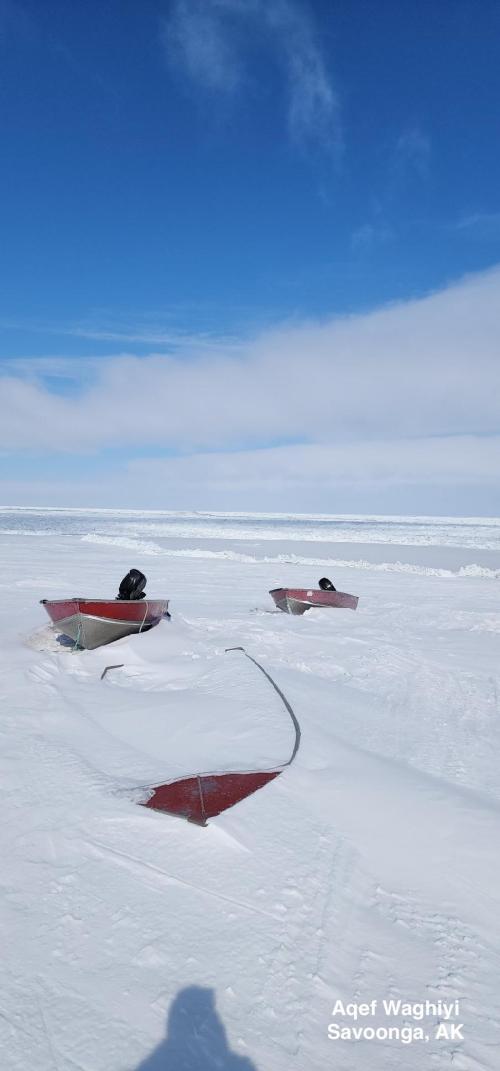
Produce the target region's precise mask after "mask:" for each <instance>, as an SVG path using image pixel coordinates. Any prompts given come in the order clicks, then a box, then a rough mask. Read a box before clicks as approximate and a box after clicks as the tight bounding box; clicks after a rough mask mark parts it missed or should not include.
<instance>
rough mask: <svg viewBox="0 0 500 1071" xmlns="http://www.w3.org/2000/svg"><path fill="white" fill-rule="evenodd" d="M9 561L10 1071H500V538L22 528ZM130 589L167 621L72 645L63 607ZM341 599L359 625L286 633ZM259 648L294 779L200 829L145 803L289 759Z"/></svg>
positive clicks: (231, 527)
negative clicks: (448, 1008) (291, 713)
mask: <svg viewBox="0 0 500 1071" xmlns="http://www.w3.org/2000/svg"><path fill="white" fill-rule="evenodd" d="M0 556H1V586H2V602H1V607H2V617H1V630H2V643H1V647H0V652H1V654H0V657H1V660H2V677H1V690H2V718H1V722H0V733H1V746H0V772H1V785H2V822H1V826H0V836H1V859H2V869H1V878H0V881H1V894H0V904H1V907H0V927H1V945H2V960H3V971H2V992H1V995H0V1051H1V1054H2V1056H1V1065H0V1066H1V1068H2V1071H26V1068H27V1067H36V1068H37V1071H53V1069H55V1071H72V1069H82V1071H212V1069H213V1071H215V1069H218V1071H329V1069H331V1071H396V1069H397V1071H401V1069H403V1068H404V1071H417V1069H419V1071H420V1069H421V1071H431V1069H434V1068H436V1069H440V1068H443V1069H444V1068H448V1067H450V1068H453V1071H490V1069H491V1071H493V1069H495V1071H497V1068H498V1053H499V1051H500V1050H499V1045H500V990H499V986H498V978H499V972H500V930H499V926H498V919H499V915H500V862H499V844H500V775H499V770H500V704H499V648H500V608H499V605H498V604H499V594H500V520H491V519H489V520H488V519H481V518H468V519H463V520H460V519H456V518H454V519H453V518H415V519H411V518H392V519H388V518H374V517H370V518H361V517H345V518H338V519H334V518H328V517H327V516H324V517H311V518H303V517H292V516H287V517H284V516H283V517H272V516H270V515H263V516H260V517H252V516H244V515H242V514H227V515H218V514H188V513H178V514H161V513H151V514H144V513H127V512H125V511H99V512H93V511H88V510H87V511H85V510H79V511H77V510H74V511H62V510H42V509H40V510H20V509H19V510H14V509H12V510H6V509H3V510H0ZM131 567H136V568H139V569H142V570H143V572H145V573H146V575H147V577H148V585H147V592H148V594H149V595H150V596H152V597H153V596H154V597H163V596H166V597H168V598H169V599H170V600H171V602H170V610H171V612H172V620H171V621H170V622H168V621H165V622H162V623H161V624H160V625H159V626H158V628H157V629H156V630H153V631H152V632H151V633H149V634H146V635H144V636H139V637H134V638H133V639H130V638H129V639H125V640H121V641H119V642H118V643H116V644H114V645H112V646H109V647H107V648H103V649H100V650H97V651H94V652H74V651H72V650H71V649H70V648H68V647H65V646H63V645H61V644H60V643H58V642H57V639H56V635H55V634H54V633H53V632H52V631H51V629H50V628H49V627H48V624H47V621H48V619H47V617H46V615H45V612H44V609H43V607H42V606H40V605H39V599H41V598H57V597H63V596H71V595H81V596H96V597H114V595H115V594H116V592H117V589H118V584H119V581H120V580H121V578H122V576H123V575H124V574H125V573H126V572H127V571H128V570H129V569H130V568H131ZM322 575H327V576H330V577H331V579H332V580H333V582H334V584H335V585H336V587H337V588H339V589H340V590H343V591H347V592H350V593H352V594H355V595H358V596H359V600H360V601H359V607H358V610H357V612H356V613H353V612H352V611H348V610H332V611H326V610H325V611H321V610H311V611H309V612H308V613H307V614H305V615H304V616H303V617H290V616H288V615H285V614H282V613H280V612H274V607H273V603H272V600H271V598H270V596H269V595H268V589H270V588H272V587H279V586H295V587H300V586H306V587H307V586H311V585H316V584H317V580H318V578H319V577H320V576H322ZM239 645H241V646H243V647H244V648H245V649H246V650H247V651H248V653H249V654H250V655H252V656H254V657H255V658H256V659H258V660H259V662H260V663H261V664H262V665H263V666H264V667H265V668H266V669H267V670H268V672H270V673H271V674H272V676H273V678H274V680H275V681H276V682H277V684H278V685H279V687H280V688H281V689H282V690H283V692H284V693H285V695H286V696H287V698H288V700H289V701H290V703H291V704H292V706H293V708H294V710H295V713H296V715H297V717H298V719H299V721H300V725H301V729H302V742H301V747H300V750H299V752H298V755H297V758H296V760H295V762H294V763H293V765H292V766H291V767H290V768H289V769H287V770H285V771H284V772H283V774H282V775H281V776H280V777H278V778H277V779H276V780H275V781H272V782H271V783H270V784H268V785H267V786H266V787H264V788H263V789H262V790H261V791H259V792H256V793H255V794H254V795H253V796H250V797H249V798H248V799H246V800H245V801H244V802H243V803H240V804H238V805H237V806H236V807H234V808H233V809H231V810H229V811H226V812H225V813H224V814H223V815H220V816H219V817H218V818H215V819H213V820H211V822H210V824H209V826H208V827H207V828H205V829H203V828H199V827H197V826H193V825H190V824H188V823H186V822H183V821H182V820H180V819H176V818H173V817H168V816H165V815H162V814H159V813H155V812H153V811H148V810H146V809H144V808H143V807H140V806H137V805H136V803H135V802H134V799H135V798H136V797H135V796H134V792H135V793H136V794H137V792H136V790H137V787H138V786H140V785H143V784H145V783H149V782H154V781H158V780H162V779H163V780H166V779H167V778H169V777H175V776H178V775H179V774H181V773H197V772H202V771H203V772H204V771H207V770H219V771H221V770H230V769H240V770H241V769H254V768H255V769H265V768H268V767H271V766H272V765H273V764H279V763H280V762H282V761H285V760H286V758H287V757H288V755H289V752H290V750H291V746H292V733H291V726H290V722H289V720H287V718H286V715H285V714H284V713H283V710H282V709H280V706H279V704H277V703H276V702H275V699H276V697H275V696H274V695H273V694H272V692H271V690H270V689H268V688H267V685H266V682H265V680H264V678H263V677H262V675H260V674H259V673H258V671H257V670H254V669H253V667H252V666H251V664H250V663H249V662H248V660H247V661H246V662H245V660H244V656H243V655H239V654H238V653H237V652H232V653H230V654H225V649H226V648H229V647H234V646H239ZM117 663H123V668H122V669H119V670H115V671H113V672H111V673H108V675H107V676H106V678H105V679H104V680H103V681H101V679H100V676H101V673H102V669H103V667H104V666H105V665H109V664H117ZM391 998H393V999H394V1000H397V999H400V998H401V999H402V1000H403V1001H404V1002H405V1003H408V1002H410V1003H412V1004H417V1003H419V1002H425V1001H430V1002H431V1005H432V1004H437V1002H439V1001H441V1002H442V1006H441V1014H440V1012H439V1011H438V1012H437V1013H436V1012H433V1010H432V1008H431V1009H430V1011H429V1014H424V1018H423V1019H422V1020H418V1019H417V1018H412V1015H411V1013H409V1012H408V1010H406V1012H405V1014H400V1015H399V1016H398V1015H393V1016H391V1017H389V1018H388V1017H387V1016H386V1014H385V1009H384V1007H383V1005H382V1001H383V1000H384V999H385V1000H390V999H391ZM339 1000H340V1001H343V1002H345V1003H346V1004H347V1003H349V1004H352V1003H358V1004H359V1003H360V1002H367V1003H369V1002H371V1001H374V1000H375V1001H378V1004H377V1005H376V1008H375V1014H374V1016H371V1015H369V1016H368V1017H365V1018H361V1019H358V1020H357V1022H355V1021H354V1020H353V1019H349V1018H348V1017H347V1016H345V1017H342V1014H341V1013H339V1012H337V1014H336V1015H335V1016H332V1009H333V1007H334V1005H335V1002H336V1001H339ZM455 1001H458V1002H459V1003H458V1008H457V1009H456V1010H457V1014H456V1015H455V1010H454V1011H453V1014H452V1018H451V1020H450V1021H451V1022H452V1023H454V1024H458V1023H462V1024H463V1027H462V1029H461V1032H459V1034H460V1033H461V1034H462V1035H463V1040H461V1038H460V1036H456V1037H455V1038H453V1037H452V1036H448V1037H447V1036H443V1033H441V1036H438V1037H436V1034H439V1021H440V1019H441V1020H442V1019H443V1018H444V1017H445V1014H446V1013H445V1012H443V1010H442V1009H443V1007H444V1005H445V1004H446V1005H451V1003H452V1002H455ZM414 1010H415V1009H414ZM426 1011H427V1009H426ZM450 1014H451V1013H450ZM332 1022H335V1023H337V1024H338V1025H339V1026H350V1027H351V1028H352V1027H356V1028H358V1029H359V1028H360V1027H369V1028H373V1029H375V1030H376V1029H377V1028H380V1034H381V1036H380V1037H375V1038H369V1037H368V1038H364V1039H363V1038H361V1039H359V1040H340V1039H339V1040H331V1039H329V1037H328V1029H329V1025H330V1024H331V1023H332ZM405 1025H406V1027H407V1028H408V1027H412V1028H416V1027H421V1028H422V1032H423V1035H424V1036H423V1038H422V1039H418V1038H417V1039H414V1040H412V1041H411V1042H410V1041H408V1040H402V1039H401V1037H400V1039H399V1040H398V1039H397V1038H396V1037H394V1036H393V1037H391V1038H387V1037H384V1036H382V1035H383V1034H384V1029H385V1028H388V1027H397V1028H399V1029H400V1030H401V1029H402V1028H403V1026H405ZM445 1033H446V1032H445ZM449 1033H450V1034H451V1033H452V1032H449Z"/></svg>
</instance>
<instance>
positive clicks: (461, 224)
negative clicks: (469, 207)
mask: <svg viewBox="0 0 500 1071" xmlns="http://www.w3.org/2000/svg"><path fill="white" fill-rule="evenodd" d="M451 227H452V230H454V231H459V232H461V233H462V234H464V235H467V236H469V237H471V238H475V239H477V240H478V241H485V242H498V241H499V240H500V212H473V213H472V214H471V215H468V216H462V218H461V219H459V220H458V221H457V222H456V223H453V224H452V225H451Z"/></svg>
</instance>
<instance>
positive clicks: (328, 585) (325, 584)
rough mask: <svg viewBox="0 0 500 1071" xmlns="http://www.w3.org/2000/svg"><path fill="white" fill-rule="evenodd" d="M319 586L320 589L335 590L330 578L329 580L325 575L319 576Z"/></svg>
mask: <svg viewBox="0 0 500 1071" xmlns="http://www.w3.org/2000/svg"><path fill="white" fill-rule="evenodd" d="M319 586H320V588H321V590H322V591H336V590H337V588H334V586H333V584H332V582H331V580H329V579H328V577H327V576H322V577H321V580H320V582H319Z"/></svg>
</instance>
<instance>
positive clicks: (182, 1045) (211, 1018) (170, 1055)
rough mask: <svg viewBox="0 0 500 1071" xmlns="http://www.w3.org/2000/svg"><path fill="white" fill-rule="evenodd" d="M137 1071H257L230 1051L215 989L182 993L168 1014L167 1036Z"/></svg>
mask: <svg viewBox="0 0 500 1071" xmlns="http://www.w3.org/2000/svg"><path fill="white" fill-rule="evenodd" d="M135 1071H257V1067H256V1066H255V1064H254V1063H252V1061H251V1060H248V1059H247V1057H246V1056H238V1055H237V1054H236V1053H234V1052H231V1050H230V1049H229V1048H228V1044H227V1037H226V1031H225V1029H224V1025H223V1023H222V1020H221V1019H220V1018H219V1016H218V1014H217V1011H216V1009H215V993H214V990H213V989H203V988H202V987H201V986H195V985H193V986H189V987H188V988H187V989H181V991H180V992H179V993H178V994H177V996H176V998H175V1000H174V1001H173V1003H172V1005H171V1008H170V1011H169V1013H168V1021H167V1036H166V1038H165V1040H164V1041H162V1042H161V1044H160V1045H158V1047H157V1048H156V1049H155V1050H154V1051H153V1052H152V1053H151V1054H150V1055H149V1056H147V1057H146V1059H145V1060H143V1062H142V1063H141V1064H139V1065H138V1067H136V1069H135Z"/></svg>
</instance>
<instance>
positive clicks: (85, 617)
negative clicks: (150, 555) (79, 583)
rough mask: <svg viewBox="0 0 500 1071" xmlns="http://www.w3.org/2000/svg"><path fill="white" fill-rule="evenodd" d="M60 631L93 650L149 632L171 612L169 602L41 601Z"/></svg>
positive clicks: (77, 599)
mask: <svg viewBox="0 0 500 1071" xmlns="http://www.w3.org/2000/svg"><path fill="white" fill-rule="evenodd" d="M41 601H42V605H43V606H45V609H46V611H47V613H48V615H49V617H50V619H51V621H52V623H53V625H54V626H55V627H56V628H57V630H58V631H59V632H60V633H62V635H63V636H68V637H69V638H70V639H72V640H73V641H74V643H75V646H78V647H83V648H85V650H88V651H92V650H94V649H95V648H96V647H102V646H103V645H104V644H107V643H113V642H114V641H115V640H120V639H122V638H123V636H131V635H133V634H134V633H137V632H146V631H147V630H148V629H150V628H153V626H154V625H157V624H158V622H159V621H160V620H161V618H162V617H163V616H164V614H165V613H166V612H167V610H168V599H144V600H142V599H141V600H140V601H139V600H132V599H130V600H127V599H79V598H74V599H42V600H41Z"/></svg>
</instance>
